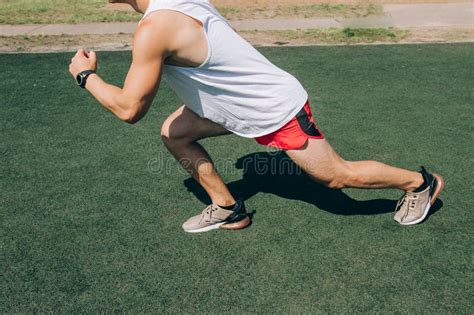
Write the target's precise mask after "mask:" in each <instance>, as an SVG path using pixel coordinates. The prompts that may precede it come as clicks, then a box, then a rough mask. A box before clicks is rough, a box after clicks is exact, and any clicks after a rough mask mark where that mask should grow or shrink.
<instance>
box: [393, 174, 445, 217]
mask: <svg viewBox="0 0 474 315" xmlns="http://www.w3.org/2000/svg"><path fill="white" fill-rule="evenodd" d="M432 175H433V177H434V178H436V188H435V191H434V193H433V196H431V197H430V201H429V202H428V204H427V205H426V208H425V211H424V212H423V215H422V216H421V217H420V218H419V219H416V220H415V221H411V222H407V223H400V222H399V223H400V224H401V225H414V224H418V223H421V222H422V221H423V220H424V219H426V216H427V215H428V212H430V209H431V206H432V205H434V203H435V202H436V199H438V196H439V194H441V192H442V191H443V189H444V179H443V177H442V176H441V175H438V174H435V173H433V174H432Z"/></svg>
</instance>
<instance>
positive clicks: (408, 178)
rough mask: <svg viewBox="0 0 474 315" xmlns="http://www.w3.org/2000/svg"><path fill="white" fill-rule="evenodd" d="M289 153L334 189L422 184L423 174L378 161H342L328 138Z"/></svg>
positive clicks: (409, 187) (318, 178) (405, 188)
mask: <svg viewBox="0 0 474 315" xmlns="http://www.w3.org/2000/svg"><path fill="white" fill-rule="evenodd" d="M287 154H288V156H289V157H290V158H291V159H292V160H293V161H294V162H295V163H296V164H298V165H299V166H300V167H301V168H302V169H303V170H305V171H306V172H307V173H308V174H309V175H311V176H312V177H313V178H314V179H315V180H316V181H318V182H320V183H322V184H325V185H326V186H328V187H331V188H339V189H340V188H346V187H347V188H349V187H352V188H398V189H402V190H404V191H413V190H415V189H416V188H418V187H419V186H420V185H421V184H422V183H423V176H422V175H421V174H420V173H417V172H412V171H408V170H404V169H401V168H396V167H392V166H389V165H386V164H383V163H380V162H375V161H359V162H351V161H345V160H343V159H342V158H341V157H340V156H339V155H338V154H337V153H336V152H335V151H334V149H333V148H332V147H331V145H330V144H329V143H328V142H327V141H326V140H325V139H322V140H319V139H310V140H309V141H308V143H307V144H306V146H305V147H303V148H302V149H300V150H288V151H287Z"/></svg>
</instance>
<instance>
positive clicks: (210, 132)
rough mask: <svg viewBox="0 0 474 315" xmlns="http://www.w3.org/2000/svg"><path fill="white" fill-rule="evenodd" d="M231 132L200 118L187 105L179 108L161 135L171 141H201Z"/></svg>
mask: <svg viewBox="0 0 474 315" xmlns="http://www.w3.org/2000/svg"><path fill="white" fill-rule="evenodd" d="M229 133H230V132H229V131H228V130H227V129H225V128H224V127H222V126H221V125H219V124H216V123H215V122H212V121H210V120H209V119H206V118H202V117H199V116H198V115H197V114H196V113H194V112H193V111H192V110H190V109H189V108H187V107H186V106H185V105H183V106H181V107H180V108H178V109H177V110H176V111H175V112H174V113H172V114H171V115H170V116H169V117H168V118H166V120H165V122H164V123H163V126H162V127H161V135H162V136H164V137H167V138H170V139H187V140H191V141H197V140H199V139H204V138H210V137H216V136H221V135H226V134H229Z"/></svg>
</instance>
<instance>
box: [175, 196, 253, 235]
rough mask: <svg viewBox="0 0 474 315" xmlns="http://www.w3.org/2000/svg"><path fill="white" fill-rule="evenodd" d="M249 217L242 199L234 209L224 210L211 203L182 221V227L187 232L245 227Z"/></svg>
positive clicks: (248, 222)
mask: <svg viewBox="0 0 474 315" xmlns="http://www.w3.org/2000/svg"><path fill="white" fill-rule="evenodd" d="M249 224H250V218H249V217H248V215H247V213H246V211H245V205H244V202H243V201H239V200H238V201H237V202H236V207H235V208H234V210H226V209H223V208H221V207H219V206H218V205H215V204H212V205H209V206H208V207H206V209H204V211H203V212H202V213H201V214H199V215H196V216H194V217H192V218H189V219H188V221H186V222H184V224H183V229H184V231H185V232H188V233H200V232H207V231H211V230H214V229H224V230H238V229H243V228H245V227H247V226H248V225H249Z"/></svg>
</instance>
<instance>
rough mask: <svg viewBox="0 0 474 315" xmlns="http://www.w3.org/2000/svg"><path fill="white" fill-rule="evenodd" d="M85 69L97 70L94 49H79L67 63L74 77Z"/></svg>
mask: <svg viewBox="0 0 474 315" xmlns="http://www.w3.org/2000/svg"><path fill="white" fill-rule="evenodd" d="M86 70H94V71H96V70H97V56H96V54H95V52H94V51H92V50H91V51H89V52H87V51H86V50H84V49H79V50H78V51H77V53H76V54H75V55H74V57H73V58H72V59H71V63H70V64H69V72H70V73H71V74H72V76H73V77H74V78H76V76H77V75H78V74H79V73H81V72H82V71H86Z"/></svg>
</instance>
